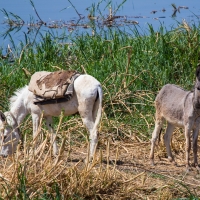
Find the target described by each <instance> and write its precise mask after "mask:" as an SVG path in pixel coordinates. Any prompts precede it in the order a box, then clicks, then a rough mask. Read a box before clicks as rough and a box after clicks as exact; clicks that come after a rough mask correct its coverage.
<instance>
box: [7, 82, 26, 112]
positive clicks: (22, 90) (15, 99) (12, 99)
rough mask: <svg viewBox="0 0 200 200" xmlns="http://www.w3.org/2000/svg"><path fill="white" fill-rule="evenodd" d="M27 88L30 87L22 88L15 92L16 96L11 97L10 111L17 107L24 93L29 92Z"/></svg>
mask: <svg viewBox="0 0 200 200" xmlns="http://www.w3.org/2000/svg"><path fill="white" fill-rule="evenodd" d="M27 87H28V86H27V85H26V86H24V87H22V88H19V89H17V90H16V91H15V92H14V95H13V96H11V97H10V106H9V107H10V109H11V108H12V107H13V106H14V105H15V103H16V101H17V99H19V98H20V97H21V96H22V95H23V93H24V92H25V91H27Z"/></svg>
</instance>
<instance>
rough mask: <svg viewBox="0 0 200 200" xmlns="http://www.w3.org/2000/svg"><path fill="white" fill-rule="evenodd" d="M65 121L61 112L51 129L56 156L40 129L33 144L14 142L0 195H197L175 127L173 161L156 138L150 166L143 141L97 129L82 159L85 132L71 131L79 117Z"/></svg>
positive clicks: (4, 164)
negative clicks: (91, 152) (94, 144)
mask: <svg viewBox="0 0 200 200" xmlns="http://www.w3.org/2000/svg"><path fill="white" fill-rule="evenodd" d="M103 120H105V119H103ZM103 120H102V121H103ZM67 124H68V129H67V130H64V126H65V123H62V117H61V119H60V123H59V125H58V130H57V134H58V140H59V143H60V151H59V155H58V156H57V157H53V156H52V146H51V145H50V144H49V140H50V136H49V134H48V132H46V130H44V129H42V132H43V133H45V134H43V135H42V134H41V135H38V137H40V143H39V146H38V147H37V148H36V142H35V141H32V140H30V139H28V138H26V137H25V138H24V145H23V147H20V145H19V148H18V151H17V152H16V153H15V155H14V156H13V157H12V158H6V159H1V163H0V165H1V167H0V174H1V175H0V177H1V179H0V190H1V191H2V192H1V197H2V198H3V199H10V198H13V197H17V198H24V197H26V198H30V199H37V198H39V197H40V198H41V196H42V195H43V198H44V195H46V197H48V195H49V196H51V199H52V198H55V197H57V198H58V199H70V198H71V199H172V198H178V197H188V196H191V195H193V194H194V195H198V196H199V195H200V193H199V191H200V190H199V186H198V185H199V183H200V177H199V175H198V174H197V172H196V170H193V171H191V172H190V173H188V174H186V173H185V166H184V159H185V150H184V146H185V144H184V142H185V140H184V137H183V134H182V133H180V130H176V133H175V135H174V137H173V142H172V148H173V152H174V155H175V159H176V161H177V164H178V166H174V165H173V164H172V163H169V162H168V161H167V160H166V159H165V157H166V151H165V148H164V146H163V142H162V140H161V143H160V145H159V146H158V147H157V148H156V155H155V158H156V159H155V163H156V166H155V167H152V166H150V164H149V160H148V156H149V150H150V142H149V141H145V140H142V139H140V140H138V138H136V137H130V138H128V136H126V140H124V141H123V140H114V139H113V137H112V135H111V134H110V135H109V134H107V133H106V132H104V129H103V128H101V129H102V132H101V134H100V136H99V139H100V140H99V146H98V149H97V153H96V156H95V159H94V160H93V162H92V163H85V162H84V161H83V158H86V157H87V155H88V142H87V137H85V136H84V134H80V135H79V136H78V137H77V135H78V134H76V138H75V135H72V134H71V133H73V132H75V131H76V132H82V131H83V126H82V123H81V120H80V119H79V118H74V119H71V120H69V122H68V123H67ZM74 124H76V126H74ZM24 125H26V126H24V127H22V128H25V127H27V126H28V125H30V126H31V123H30V119H27V120H26V121H25V123H24ZM59 127H60V129H59ZM84 137H85V140H86V142H85V141H83V140H84ZM81 138H82V139H81ZM80 140H82V141H80Z"/></svg>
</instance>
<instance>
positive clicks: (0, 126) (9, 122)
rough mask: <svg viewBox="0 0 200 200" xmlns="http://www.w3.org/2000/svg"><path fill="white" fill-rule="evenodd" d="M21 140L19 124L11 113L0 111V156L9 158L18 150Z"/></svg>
mask: <svg viewBox="0 0 200 200" xmlns="http://www.w3.org/2000/svg"><path fill="white" fill-rule="evenodd" d="M19 139H20V132H19V128H18V124H17V122H16V119H15V118H14V117H13V115H12V114H11V113H9V112H5V113H3V112H1V111H0V155H2V156H8V155H11V154H13V153H14V152H15V151H16V149H17V144H18V142H19Z"/></svg>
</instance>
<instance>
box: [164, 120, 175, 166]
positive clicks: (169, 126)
mask: <svg viewBox="0 0 200 200" xmlns="http://www.w3.org/2000/svg"><path fill="white" fill-rule="evenodd" d="M174 128H175V126H174V125H173V124H171V123H169V122H168V124H167V129H166V133H165V135H164V143H165V146H166V149H167V156H168V160H169V161H170V162H172V161H173V160H174V159H173V156H172V151H171V147H170V142H171V137H172V133H173V131H174Z"/></svg>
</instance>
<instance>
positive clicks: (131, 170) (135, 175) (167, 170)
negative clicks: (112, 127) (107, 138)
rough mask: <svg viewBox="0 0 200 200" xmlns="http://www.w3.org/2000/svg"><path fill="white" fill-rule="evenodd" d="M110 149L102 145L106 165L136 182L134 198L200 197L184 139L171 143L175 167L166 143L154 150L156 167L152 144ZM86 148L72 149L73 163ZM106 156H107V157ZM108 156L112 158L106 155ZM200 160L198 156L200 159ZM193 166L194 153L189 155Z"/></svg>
mask: <svg viewBox="0 0 200 200" xmlns="http://www.w3.org/2000/svg"><path fill="white" fill-rule="evenodd" d="M109 146H110V148H109V151H108V149H107V150H106V145H105V144H103V143H100V145H99V147H98V149H97V155H98V152H99V151H100V149H104V150H102V155H103V164H104V165H105V167H106V166H108V164H107V158H108V157H109V166H110V167H111V168H112V167H113V166H115V169H116V170H117V171H118V172H119V173H121V174H122V176H124V177H126V179H130V180H131V179H134V181H133V182H132V184H134V186H133V185H132V187H133V188H134V189H135V190H134V191H133V192H134V193H135V195H134V197H138V199H174V198H187V197H189V196H191V195H194V196H195V197H198V196H200V174H199V173H198V171H197V169H196V168H194V167H192V168H191V171H189V172H186V167H185V150H184V146H185V143H184V139H183V138H182V137H181V138H180V137H179V138H178V137H176V138H175V140H174V143H172V152H173V155H174V157H175V161H176V165H175V164H174V163H171V162H169V161H168V160H167V155H166V149H165V147H164V145H163V141H161V142H160V144H159V145H157V146H156V149H155V166H152V165H151V164H150V162H149V153H150V142H142V141H135V142H130V141H129V142H122V141H115V142H112V141H111V142H110V144H109ZM86 148H87V147H86V146H84V147H83V146H82V147H80V148H75V149H72V152H71V156H70V158H71V164H72V165H73V164H74V162H77V161H79V160H81V159H82V158H83V157H85V156H86V153H85V152H86ZM105 155H106V156H105ZM107 155H109V156H107ZM198 157H199V156H198ZM190 160H191V163H192V161H193V153H192V150H191V155H190Z"/></svg>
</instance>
